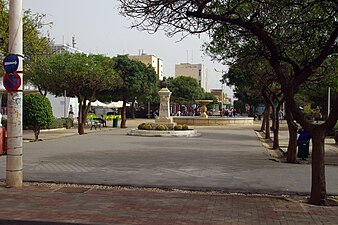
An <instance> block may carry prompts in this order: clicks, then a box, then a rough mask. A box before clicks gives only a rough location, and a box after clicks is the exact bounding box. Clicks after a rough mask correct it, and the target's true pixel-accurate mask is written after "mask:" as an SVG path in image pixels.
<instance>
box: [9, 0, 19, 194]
mask: <svg viewBox="0 0 338 225" xmlns="http://www.w3.org/2000/svg"><path fill="white" fill-rule="evenodd" d="M22 48H23V47H22V0H10V1H9V47H8V52H9V53H10V54H16V55H18V56H19V57H18V58H19V66H18V69H17V73H18V74H19V76H20V78H21V80H22V79H23V59H22V58H23V51H22ZM22 90H23V82H21V85H20V87H19V88H18V90H16V91H11V92H8V99H7V108H8V113H7V161H6V186H7V187H22V181H23V160H22V149H23V144H22Z"/></svg>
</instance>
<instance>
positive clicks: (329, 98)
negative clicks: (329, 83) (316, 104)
mask: <svg viewBox="0 0 338 225" xmlns="http://www.w3.org/2000/svg"><path fill="white" fill-rule="evenodd" d="M330 108H331V88H330V87H329V90H328V93H327V117H329V115H330Z"/></svg>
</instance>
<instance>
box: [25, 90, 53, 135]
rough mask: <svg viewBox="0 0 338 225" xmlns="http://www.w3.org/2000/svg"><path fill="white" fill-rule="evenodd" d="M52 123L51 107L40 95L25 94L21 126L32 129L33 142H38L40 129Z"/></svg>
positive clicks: (46, 99)
mask: <svg viewBox="0 0 338 225" xmlns="http://www.w3.org/2000/svg"><path fill="white" fill-rule="evenodd" d="M52 123H53V111H52V106H51V104H50V102H49V100H48V98H46V97H45V96H43V95H41V94H25V95H24V96H23V125H24V126H25V127H32V129H33V130H34V134H35V141H37V140H38V136H39V133H40V129H41V128H43V127H49V126H50V125H51V124H52Z"/></svg>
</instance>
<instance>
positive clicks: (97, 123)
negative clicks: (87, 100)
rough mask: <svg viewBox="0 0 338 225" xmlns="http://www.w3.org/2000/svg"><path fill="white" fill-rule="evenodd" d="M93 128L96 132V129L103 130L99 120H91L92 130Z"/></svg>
mask: <svg viewBox="0 0 338 225" xmlns="http://www.w3.org/2000/svg"><path fill="white" fill-rule="evenodd" d="M93 128H94V129H95V130H96V128H100V130H101V123H100V122H99V121H98V120H95V119H91V120H90V129H91V130H92V129H93Z"/></svg>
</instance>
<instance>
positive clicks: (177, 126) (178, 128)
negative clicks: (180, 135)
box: [174, 124, 182, 130]
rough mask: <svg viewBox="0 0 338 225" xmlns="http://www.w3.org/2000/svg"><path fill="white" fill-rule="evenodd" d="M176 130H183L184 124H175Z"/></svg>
mask: <svg viewBox="0 0 338 225" xmlns="http://www.w3.org/2000/svg"><path fill="white" fill-rule="evenodd" d="M174 130H182V125H181V124H177V125H176V126H174Z"/></svg>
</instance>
